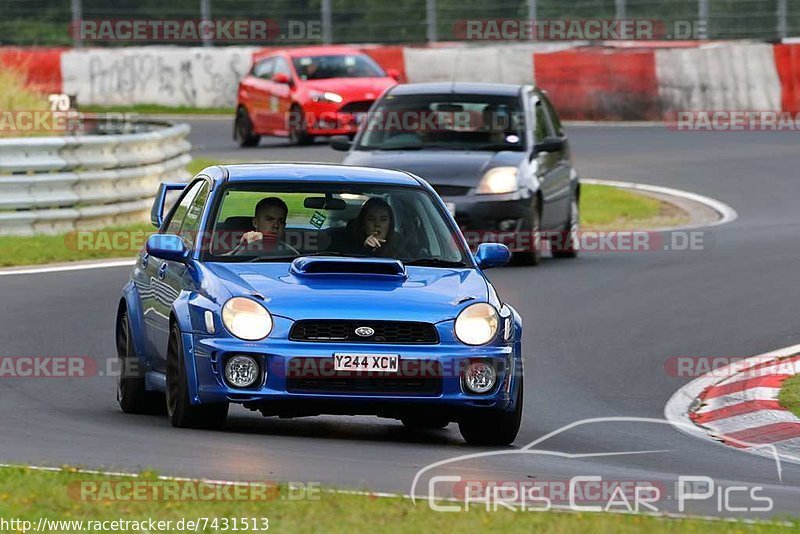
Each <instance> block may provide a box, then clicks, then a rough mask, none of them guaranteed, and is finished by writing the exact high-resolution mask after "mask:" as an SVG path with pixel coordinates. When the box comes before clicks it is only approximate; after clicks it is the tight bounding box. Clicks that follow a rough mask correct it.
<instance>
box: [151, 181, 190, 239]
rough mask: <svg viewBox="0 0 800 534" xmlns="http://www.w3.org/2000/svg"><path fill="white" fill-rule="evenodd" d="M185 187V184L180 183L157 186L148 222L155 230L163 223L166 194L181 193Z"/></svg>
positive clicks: (164, 183)
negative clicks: (171, 192)
mask: <svg viewBox="0 0 800 534" xmlns="http://www.w3.org/2000/svg"><path fill="white" fill-rule="evenodd" d="M185 187H186V184H180V183H166V182H162V183H160V184H158V191H157V192H156V198H155V199H153V207H152V208H151V209H150V222H151V223H153V226H155V227H156V228H161V223H163V222H164V204H166V201H167V193H169V192H170V191H181V190H183V189H184V188H185Z"/></svg>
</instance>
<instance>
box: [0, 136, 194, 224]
mask: <svg viewBox="0 0 800 534" xmlns="http://www.w3.org/2000/svg"><path fill="white" fill-rule="evenodd" d="M142 126H144V127H149V128H152V130H151V131H145V132H141V133H126V134H110V135H74V136H66V137H29V138H18V139H0V234H4V235H9V234H12V235H26V234H34V233H58V232H67V231H70V230H74V229H88V228H98V227H102V226H108V225H112V224H117V223H121V222H128V221H143V220H146V215H147V213H148V212H149V210H150V206H151V204H152V200H153V195H154V194H155V191H156V189H157V188H158V184H159V183H160V182H162V181H182V180H186V179H188V178H189V175H188V172H187V171H186V168H185V167H186V165H187V164H188V163H189V161H190V159H191V158H190V156H189V149H190V148H191V146H190V144H189V142H188V141H187V140H186V137H187V135H188V134H189V126H188V125H187V124H180V125H170V124H168V123H163V122H139V123H138V124H137V127H139V128H141V127H142Z"/></svg>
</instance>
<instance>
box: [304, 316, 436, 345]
mask: <svg viewBox="0 0 800 534" xmlns="http://www.w3.org/2000/svg"><path fill="white" fill-rule="evenodd" d="M360 327H369V328H371V329H373V330H374V331H375V333H374V334H373V335H372V336H369V337H362V336H359V335H357V334H356V329H358V328H360ZM289 339H290V340H292V341H316V342H328V343H330V342H339V343H397V344H401V345H415V344H427V345H433V344H436V343H439V334H438V332H437V331H436V327H435V326H434V325H432V324H430V323H415V322H406V321H341V320H327V319H319V320H304V321H297V322H296V323H295V324H294V326H293V327H292V330H291V332H290V333H289Z"/></svg>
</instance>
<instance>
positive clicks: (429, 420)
mask: <svg viewBox="0 0 800 534" xmlns="http://www.w3.org/2000/svg"><path fill="white" fill-rule="evenodd" d="M400 421H402V422H403V426H404V427H406V428H409V429H412V430H441V429H443V428H445V427H446V426H447V425H449V424H450V420H449V419H448V418H447V417H435V416H434V417H431V416H424V415H415V416H409V417H403V418H402V419H400Z"/></svg>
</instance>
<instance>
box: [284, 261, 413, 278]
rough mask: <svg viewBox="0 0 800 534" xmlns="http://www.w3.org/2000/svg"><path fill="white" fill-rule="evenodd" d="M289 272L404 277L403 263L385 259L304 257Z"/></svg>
mask: <svg viewBox="0 0 800 534" xmlns="http://www.w3.org/2000/svg"><path fill="white" fill-rule="evenodd" d="M291 270H292V274H294V275H295V276H326V275H328V276H342V275H353V276H356V277H362V276H368V277H370V278H375V277H378V278H393V279H397V278H405V277H406V268H405V265H403V262H401V261H400V260H392V259H387V258H341V257H319V256H317V257H305V258H297V259H296V260H294V261H293V262H292V269H291Z"/></svg>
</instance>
